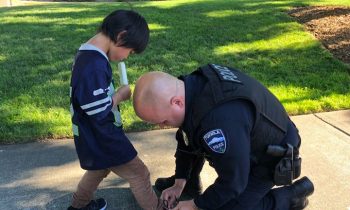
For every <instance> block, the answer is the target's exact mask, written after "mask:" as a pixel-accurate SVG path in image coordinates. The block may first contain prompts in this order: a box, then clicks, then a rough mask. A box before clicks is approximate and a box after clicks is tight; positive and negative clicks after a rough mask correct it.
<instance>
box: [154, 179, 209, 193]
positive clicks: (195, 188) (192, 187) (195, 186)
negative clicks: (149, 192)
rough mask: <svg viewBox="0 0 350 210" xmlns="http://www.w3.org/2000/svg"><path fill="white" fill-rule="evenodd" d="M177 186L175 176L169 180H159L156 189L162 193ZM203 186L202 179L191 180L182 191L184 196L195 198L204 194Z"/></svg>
mask: <svg viewBox="0 0 350 210" xmlns="http://www.w3.org/2000/svg"><path fill="white" fill-rule="evenodd" d="M174 184H175V176H171V177H167V178H158V179H157V180H156V182H155V188H156V189H157V190H158V191H159V192H162V191H163V190H165V189H167V188H169V187H171V186H173V185H174ZM202 191H203V186H202V181H201V180H200V177H197V178H191V179H189V180H188V181H187V182H186V185H185V188H184V190H183V191H182V194H181V195H182V196H186V197H189V198H195V197H196V196H198V195H200V194H202Z"/></svg>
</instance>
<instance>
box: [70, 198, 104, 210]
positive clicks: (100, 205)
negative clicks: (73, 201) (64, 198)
mask: <svg viewBox="0 0 350 210" xmlns="http://www.w3.org/2000/svg"><path fill="white" fill-rule="evenodd" d="M106 207H107V202H106V201H105V199H103V198H99V199H96V200H91V201H90V203H89V204H88V205H87V206H85V207H83V208H80V209H77V208H73V207H72V206H70V207H68V209H67V210H105V209H106Z"/></svg>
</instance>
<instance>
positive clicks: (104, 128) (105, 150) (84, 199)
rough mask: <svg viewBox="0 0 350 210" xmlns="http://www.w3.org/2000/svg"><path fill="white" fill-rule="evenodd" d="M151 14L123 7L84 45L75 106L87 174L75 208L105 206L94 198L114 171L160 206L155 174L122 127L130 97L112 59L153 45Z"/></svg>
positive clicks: (75, 76) (149, 203)
mask: <svg viewBox="0 0 350 210" xmlns="http://www.w3.org/2000/svg"><path fill="white" fill-rule="evenodd" d="M148 39H149V29H148V26H147V22H146V21H145V19H144V18H143V17H142V16H141V15H139V14H138V13H136V12H134V11H129V10H117V11H114V12H112V13H111V14H109V15H108V16H107V17H106V18H105V19H104V20H103V22H102V24H101V26H100V27H99V30H98V32H97V34H96V35H95V36H94V37H92V38H91V39H90V40H89V41H88V42H87V43H85V44H83V45H81V47H80V48H79V51H78V53H77V55H76V57H75V61H74V64H73V69H72V78H71V87H70V97H71V105H70V110H71V114H72V123H73V134H74V142H75V147H76V151H77V154H78V157H79V160H80V165H81V167H82V168H83V169H85V170H87V171H86V173H85V174H84V176H83V177H82V178H81V180H80V182H79V184H78V187H77V190H76V192H75V193H74V194H73V201H72V204H71V206H70V207H69V208H68V209H69V210H74V209H91V210H92V209H105V208H106V206H107V202H106V201H105V200H104V199H103V198H100V199H97V200H93V194H94V192H95V191H96V189H97V187H98V185H99V184H100V182H101V181H102V180H103V178H105V177H106V176H107V175H108V174H109V173H110V172H111V171H112V172H113V173H115V174H117V175H119V176H120V177H122V178H124V179H126V180H127V181H128V182H129V184H130V188H131V191H132V192H133V194H134V196H135V198H136V200H137V202H138V203H139V205H140V206H141V207H142V208H143V209H149V210H151V209H152V210H153V209H157V205H158V198H157V196H156V195H155V193H154V191H153V189H152V186H151V182H150V174H149V171H148V169H147V167H146V166H145V164H144V163H143V162H142V161H141V160H140V159H139V157H138V156H137V152H136V150H135V148H134V147H133V145H132V144H131V142H130V141H129V140H128V138H127V137H126V136H125V134H124V131H123V129H122V122H121V118H120V113H119V108H118V104H119V103H120V102H122V101H124V100H128V99H129V98H130V96H131V90H130V87H129V86H128V85H125V86H122V87H120V88H119V89H118V90H117V91H116V92H115V91H114V85H113V80H112V68H111V65H110V63H109V61H121V60H123V59H126V58H127V57H128V55H129V54H132V53H141V52H142V51H144V49H145V48H146V46H147V44H148Z"/></svg>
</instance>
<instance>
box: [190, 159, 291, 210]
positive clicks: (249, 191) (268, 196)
mask: <svg viewBox="0 0 350 210" xmlns="http://www.w3.org/2000/svg"><path fill="white" fill-rule="evenodd" d="M200 159H201V158H198V159H197V160H196V164H195V165H194V167H193V171H192V172H194V173H192V176H195V174H196V173H198V174H199V173H200V171H201V169H202V168H203V164H204V160H200ZM274 186H275V185H274V184H273V181H272V180H271V181H268V180H266V179H262V178H259V177H256V176H254V175H249V179H248V185H247V187H246V189H245V190H244V192H243V193H242V194H241V195H240V196H239V197H238V198H236V199H232V200H230V201H229V202H228V203H226V204H224V205H223V206H221V207H220V208H218V210H288V209H289V208H290V200H291V196H292V192H291V191H290V190H289V189H288V187H280V188H274V189H272V188H273V187H274ZM213 210H214V209H213Z"/></svg>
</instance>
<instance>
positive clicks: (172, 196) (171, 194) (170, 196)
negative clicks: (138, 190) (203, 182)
mask: <svg viewBox="0 0 350 210" xmlns="http://www.w3.org/2000/svg"><path fill="white" fill-rule="evenodd" d="M185 184H186V180H185V179H176V180H175V184H174V185H173V186H171V187H169V188H167V189H165V190H163V192H162V195H161V196H160V198H161V199H163V200H166V201H167V203H168V206H167V207H168V208H170V207H173V205H174V204H175V203H176V201H177V199H178V198H180V195H181V193H182V190H183V189H184V187H185Z"/></svg>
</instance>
